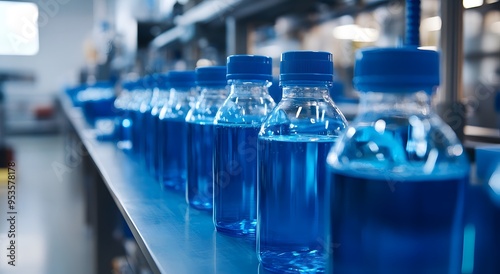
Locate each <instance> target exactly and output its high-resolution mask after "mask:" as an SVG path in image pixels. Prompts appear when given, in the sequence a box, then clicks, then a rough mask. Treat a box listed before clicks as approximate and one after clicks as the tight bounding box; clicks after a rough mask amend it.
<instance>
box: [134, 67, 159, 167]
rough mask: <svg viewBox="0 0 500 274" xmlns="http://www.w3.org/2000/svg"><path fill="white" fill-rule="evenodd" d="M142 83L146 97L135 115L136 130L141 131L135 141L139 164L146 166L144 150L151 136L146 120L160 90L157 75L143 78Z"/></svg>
mask: <svg viewBox="0 0 500 274" xmlns="http://www.w3.org/2000/svg"><path fill="white" fill-rule="evenodd" d="M143 83H144V89H145V94H146V97H145V98H144V100H143V101H142V102H141V105H140V106H139V110H138V113H137V119H138V121H139V122H138V123H137V125H138V128H140V129H141V134H139V135H138V136H139V139H138V140H137V144H138V147H137V154H138V159H139V162H140V163H141V164H143V165H146V154H147V152H146V150H147V149H148V146H149V145H148V141H149V139H150V135H151V131H150V128H149V125H150V124H149V123H148V118H149V116H150V113H151V108H152V106H153V104H154V103H155V102H156V100H157V98H158V96H159V94H160V89H159V87H158V74H151V75H147V76H145V77H144V81H143Z"/></svg>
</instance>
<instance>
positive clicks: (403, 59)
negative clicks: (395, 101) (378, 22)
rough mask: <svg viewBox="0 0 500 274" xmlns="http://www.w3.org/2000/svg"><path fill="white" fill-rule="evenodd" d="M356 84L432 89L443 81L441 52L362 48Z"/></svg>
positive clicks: (368, 88) (380, 88) (389, 88)
mask: <svg viewBox="0 0 500 274" xmlns="http://www.w3.org/2000/svg"><path fill="white" fill-rule="evenodd" d="M353 84H354V87H355V88H356V89H357V90H359V91H362V92H363V91H377V92H415V91H419V90H425V91H428V92H430V91H432V89H433V88H434V87H435V86H437V85H439V54H438V53H437V52H436V51H432V50H421V49H418V48H414V47H403V48H370V49H362V50H359V51H358V52H357V53H356V63H355V66H354V78H353Z"/></svg>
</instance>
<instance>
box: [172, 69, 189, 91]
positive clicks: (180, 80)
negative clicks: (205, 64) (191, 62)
mask: <svg viewBox="0 0 500 274" xmlns="http://www.w3.org/2000/svg"><path fill="white" fill-rule="evenodd" d="M168 80H169V83H170V87H171V88H178V89H188V88H191V87H195V86H196V73H195V72H194V71H192V70H189V71H180V70H173V71H170V72H169V73H168Z"/></svg>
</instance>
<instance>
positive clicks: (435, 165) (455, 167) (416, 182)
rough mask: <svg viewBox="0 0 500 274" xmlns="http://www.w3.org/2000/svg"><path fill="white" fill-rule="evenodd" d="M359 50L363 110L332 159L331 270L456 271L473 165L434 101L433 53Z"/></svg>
mask: <svg viewBox="0 0 500 274" xmlns="http://www.w3.org/2000/svg"><path fill="white" fill-rule="evenodd" d="M356 56H357V60H356V66H355V77H354V83H355V85H356V87H357V89H359V90H360V91H361V92H362V93H361V98H360V109H359V114H358V116H357V117H356V119H355V120H354V121H353V123H352V124H351V126H350V127H349V129H348V130H347V131H346V134H345V135H343V136H342V137H341V138H340V139H339V141H338V143H337V144H336V145H335V147H334V148H333V149H332V151H331V152H330V154H329V155H328V163H329V165H330V167H331V175H330V176H329V179H331V181H330V182H329V184H328V185H327V186H328V187H329V188H330V189H329V190H328V192H329V193H330V195H331V196H330V202H329V204H330V213H329V214H328V216H329V217H330V220H331V224H330V225H329V235H328V237H329V238H330V239H331V241H330V243H329V250H330V253H329V256H330V271H331V272H333V273H460V272H461V265H462V253H463V252H462V251H463V236H464V233H463V223H464V219H463V210H464V201H465V187H466V184H467V181H468V177H469V163H468V160H467V157H466V155H465V153H464V150H463V147H462V146H461V144H460V142H459V140H458V139H457V137H456V136H455V134H454V132H453V131H452V130H451V128H450V127H449V126H448V125H446V124H445V123H444V122H443V121H442V120H441V118H439V116H437V115H436V114H434V113H433V111H432V110H431V107H430V96H429V93H430V91H431V90H432V88H433V87H434V86H436V85H437V84H438V83H439V69H438V64H439V61H438V60H439V58H438V54H437V53H436V52H433V51H425V50H419V49H416V48H384V49H366V50H362V51H361V52H359V53H358V54H357V55H356ZM382 64H383V65H382ZM408 64H412V66H408ZM416 79H418V81H415V80H416Z"/></svg>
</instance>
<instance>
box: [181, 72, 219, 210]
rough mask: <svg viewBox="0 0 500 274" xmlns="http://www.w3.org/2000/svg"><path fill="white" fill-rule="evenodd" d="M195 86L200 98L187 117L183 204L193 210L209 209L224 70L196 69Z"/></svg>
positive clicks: (210, 205) (211, 203)
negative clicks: (215, 136)
mask: <svg viewBox="0 0 500 274" xmlns="http://www.w3.org/2000/svg"><path fill="white" fill-rule="evenodd" d="M196 83H197V86H198V87H199V89H200V90H201V95H200V96H199V97H198V99H197V102H196V104H195V106H194V107H193V108H191V110H190V111H189V112H188V114H187V116H186V122H187V123H188V134H187V137H188V141H187V143H188V146H187V167H188V173H187V188H186V201H187V202H188V203H189V205H191V206H192V207H194V208H197V209H203V210H212V205H213V171H212V162H213V161H212V160H213V155H212V154H213V147H214V146H213V144H214V118H215V114H216V113H217V110H219V108H220V107H221V106H222V104H223V103H224V101H225V100H226V98H227V95H228V89H227V81H226V67H225V66H213V67H201V68H197V69H196Z"/></svg>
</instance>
